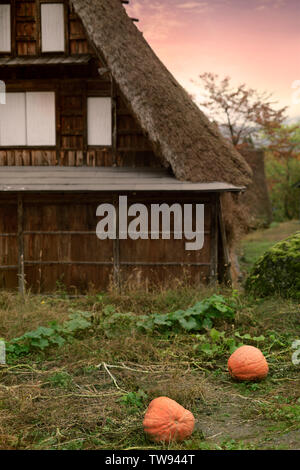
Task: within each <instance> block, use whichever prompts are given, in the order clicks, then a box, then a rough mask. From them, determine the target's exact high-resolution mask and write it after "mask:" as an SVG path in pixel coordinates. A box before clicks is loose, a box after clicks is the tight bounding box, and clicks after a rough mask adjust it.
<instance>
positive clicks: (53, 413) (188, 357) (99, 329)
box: [0, 287, 300, 450]
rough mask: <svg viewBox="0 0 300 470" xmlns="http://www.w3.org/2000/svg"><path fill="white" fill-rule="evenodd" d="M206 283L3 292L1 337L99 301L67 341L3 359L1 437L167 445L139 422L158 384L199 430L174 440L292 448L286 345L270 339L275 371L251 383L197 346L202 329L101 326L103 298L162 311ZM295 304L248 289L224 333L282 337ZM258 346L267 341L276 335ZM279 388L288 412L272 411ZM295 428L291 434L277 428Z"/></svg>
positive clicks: (289, 329)
mask: <svg viewBox="0 0 300 470" xmlns="http://www.w3.org/2000/svg"><path fill="white" fill-rule="evenodd" d="M211 292H212V291H211V289H208V290H205V289H203V290H202V291H197V290H196V289H195V290H194V289H189V288H188V287H182V288H181V289H179V290H177V291H166V292H159V293H157V294H155V293H153V292H152V293H151V292H148V293H145V292H144V293H143V292H142V291H140V292H135V293H133V292H125V293H123V294H120V293H116V292H112V293H110V294H107V295H102V294H101V295H99V294H95V293H94V294H92V293H91V294H89V295H87V296H85V297H80V298H77V299H69V298H67V297H66V296H65V295H64V294H63V293H61V294H60V295H59V296H57V297H42V296H33V295H27V296H26V298H25V302H23V301H22V300H21V299H20V298H18V296H17V295H14V294H12V293H7V292H1V294H0V335H1V336H2V337H5V338H12V337H15V336H18V335H20V334H22V333H24V332H25V331H28V330H32V329H34V328H35V327H37V326H39V325H47V324H48V322H49V321H50V320H54V319H55V320H58V321H60V322H62V321H63V320H65V319H66V318H67V316H68V314H69V310H70V309H72V310H89V311H91V312H93V321H94V323H93V328H92V329H91V330H90V331H89V332H87V334H85V335H83V336H81V337H80V338H79V339H77V340H75V341H73V342H72V343H70V344H66V345H65V346H63V347H62V348H59V349H55V348H53V349H50V350H47V351H45V352H43V353H39V354H38V353H37V354H33V355H31V356H28V357H24V358H22V359H20V360H18V361H15V362H12V363H10V364H9V365H8V366H6V367H5V366H3V367H2V368H1V369H0V448H1V449H55V450H56V449H129V448H130V449H132V448H138V449H149V448H150V449H151V448H152V449H154V448H155V449H160V448H163V446H160V445H157V444H152V443H151V442H150V441H148V439H147V438H146V436H145V435H144V433H143V429H142V419H143V414H144V412H145V409H146V407H147V405H148V403H149V402H150V400H151V399H153V398H155V397H156V396H159V395H167V396H169V397H170V398H173V399H175V400H176V401H178V402H180V403H181V404H182V405H183V406H185V407H187V408H188V409H190V410H191V411H192V412H193V414H194V416H195V418H196V423H197V424H196V429H195V432H194V433H193V435H192V438H191V439H189V440H188V441H186V442H184V443H183V444H171V445H170V446H169V447H170V448H180V449H202V448H203V449H206V448H209V449H210V448H212V449H215V448H222V449H227V448H238V449H239V448H253V447H254V448H270V447H272V446H275V447H276V448H278V447H280V446H285V447H286V448H294V449H295V448H297V443H295V442H297V440H296V441H295V439H296V438H297V433H299V432H300V425H299V426H298V424H299V423H298V421H297V419H298V418H297V416H296V414H295V418H293V417H292V418H288V417H287V415H288V413H287V412H286V414H285V410H288V409H287V408H286V407H287V406H289V405H288V404H290V405H291V406H293V407H297V406H298V405H297V403H298V400H299V398H300V392H299V390H300V387H299V385H300V379H299V370H298V369H297V368H296V367H295V366H293V365H292V364H291V357H290V356H291V351H290V350H289V348H286V347H278V348H275V349H274V350H273V349H272V350H271V351H270V352H269V354H268V361H269V364H270V376H269V377H268V378H267V380H265V381H264V382H262V383H261V384H254V385H251V384H248V385H247V384H239V383H234V382H233V381H232V380H231V379H230V377H229V375H228V373H227V370H226V362H227V357H224V356H217V357H216V358H214V357H213V358H209V357H207V356H205V355H203V354H200V353H199V352H198V351H197V349H195V348H196V347H197V345H198V339H197V336H196V335H193V334H167V335H162V334H157V333H153V334H151V335H145V334H141V333H139V332H137V331H136V330H135V328H134V326H131V328H128V327H127V326H126V325H125V324H124V325H122V324H120V325H119V327H118V328H117V329H112V330H105V329H103V326H102V325H103V323H102V317H103V310H104V309H105V308H111V306H113V307H114V309H115V311H117V312H129V311H130V312H132V313H133V314H145V313H155V312H161V313H163V312H168V311H173V310H176V309H178V308H179V307H180V308H186V307H188V306H189V305H191V304H193V303H194V302H195V301H196V300H199V299H201V298H203V297H206V296H208V295H210V294H211ZM108 306H110V307H108ZM299 315H300V310H299V305H297V304H295V303H293V302H288V301H283V300H280V299H269V300H266V301H263V302H256V301H253V300H250V299H247V298H244V297H243V296H241V297H240V310H239V312H238V314H237V317H236V320H235V323H234V326H233V325H231V324H226V323H220V324H219V325H218V328H219V329H222V330H224V331H226V334H227V335H229V336H230V335H232V334H233V332H234V331H239V332H240V333H246V332H249V333H250V334H251V335H252V336H254V335H261V334H265V335H266V336H267V334H268V331H269V330H270V329H272V330H275V331H276V332H277V333H276V334H278V335H281V336H279V337H280V338H281V339H282V340H283V341H287V337H290V338H295V335H296V333H295V332H296V331H297V328H298V330H299V324H300V323H299V321H300V319H299ZM289 335H290V336H289ZM288 341H289V340H288ZM263 346H264V348H266V350H267V349H268V347H269V343H267V344H264V345H263ZM278 397H281V398H282V399H283V400H286V402H284V401H283V402H282V403H280V407H281V408H282V409H283V417H279V418H276V419H277V421H276V420H275V418H274V416H275V415H274V413H275V410H276V409H277V408H278V406H279V404H278V403H279V402H278ZM295 410H296V411H297V408H295ZM296 411H295V413H296ZM268 416H269V417H268ZM274 423H275V424H274ZM272 426H273V427H274V426H275V428H276V429H275V430H272V429H271V427H272ZM276 426H277V427H276ZM289 428H291V429H290V431H287V433H288V435H289V436H290V437H289V438H286V436H285V437H281V436H284V435H285V434H286V433H285V431H286V430H287V429H289ZM284 433H285V434H284ZM298 442H299V440H298ZM298 447H299V446H298Z"/></svg>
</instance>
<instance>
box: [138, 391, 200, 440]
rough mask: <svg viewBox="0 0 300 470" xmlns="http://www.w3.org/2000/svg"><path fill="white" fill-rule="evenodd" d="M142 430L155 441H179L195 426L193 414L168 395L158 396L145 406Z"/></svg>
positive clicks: (187, 435)
mask: <svg viewBox="0 0 300 470" xmlns="http://www.w3.org/2000/svg"><path fill="white" fill-rule="evenodd" d="M143 426H144V431H145V432H146V433H147V434H148V436H149V437H150V438H151V439H152V440H154V441H155V442H170V441H176V442H181V441H183V440H184V439H186V438H187V437H189V436H190V435H191V434H192V432H193V430H194V426H195V418H194V416H193V414H192V413H191V412H190V411H188V410H186V409H185V408H183V406H181V405H179V403H177V402H176V401H174V400H171V398H168V397H158V398H155V399H154V400H152V401H151V403H150V405H149V406H148V408H147V411H146V414H145V417H144V421H143Z"/></svg>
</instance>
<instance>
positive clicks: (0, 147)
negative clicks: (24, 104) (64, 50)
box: [0, 88, 60, 152]
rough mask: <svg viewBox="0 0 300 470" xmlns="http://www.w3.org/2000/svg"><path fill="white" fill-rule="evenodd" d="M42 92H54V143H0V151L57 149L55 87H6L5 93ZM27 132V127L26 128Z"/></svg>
mask: <svg viewBox="0 0 300 470" xmlns="http://www.w3.org/2000/svg"><path fill="white" fill-rule="evenodd" d="M43 92H48V93H49V92H50V93H54V103H55V144H54V145H0V151H3V150H6V149H7V150H21V149H23V150H52V151H56V152H58V151H59V148H60V133H59V113H58V107H57V103H58V93H57V90H56V89H55V90H54V89H38V90H37V89H36V88H33V89H31V88H26V89H25V90H24V89H21V88H14V89H9V88H8V89H7V90H6V93H24V94H25V95H26V93H43ZM26 132H27V129H26Z"/></svg>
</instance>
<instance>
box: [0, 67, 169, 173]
mask: <svg viewBox="0 0 300 470" xmlns="http://www.w3.org/2000/svg"><path fill="white" fill-rule="evenodd" d="M44 73H45V70H44ZM57 73H58V74H59V72H57ZM52 74H54V72H53V70H52ZM50 77H51V75H50ZM6 85H7V91H8V92H10V91H11V92H13V91H25V90H26V91H53V90H54V91H55V93H56V146H55V147H48V148H47V147H36V148H34V147H32V148H24V147H23V148H17V147H15V148H4V147H0V166H1V165H2V166H3V165H9V166H13V165H20V166H28V165H53V166H55V165H63V166H83V165H87V166H132V167H136V166H152V167H160V166H161V163H160V161H159V160H158V159H157V158H156V157H155V155H154V153H153V152H152V150H151V147H150V145H149V143H148V141H147V139H146V137H145V136H144V135H143V133H142V130H141V128H140V126H139V124H138V123H137V121H136V120H135V119H134V117H133V116H132V115H131V113H130V111H129V109H128V107H127V106H126V104H125V101H124V100H123V99H122V96H121V94H120V93H118V92H116V94H115V97H114V103H115V109H116V113H115V117H113V119H115V122H114V126H113V128H114V130H115V135H116V138H115V140H114V142H113V145H112V146H109V147H101V146H99V147H89V146H88V145H87V97H88V96H103V97H105V96H106V97H107V96H111V95H112V84H111V82H110V81H108V80H107V79H106V80H105V79H102V80H101V79H99V78H90V79H85V80H84V81H83V80H82V79H76V78H74V79H68V78H59V79H55V78H48V79H47V80H46V79H36V80H32V79H27V78H24V79H22V80H19V79H16V80H12V79H6ZM113 115H114V112H113Z"/></svg>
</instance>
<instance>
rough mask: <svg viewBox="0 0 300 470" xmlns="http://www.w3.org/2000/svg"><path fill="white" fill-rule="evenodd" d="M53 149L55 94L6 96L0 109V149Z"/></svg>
mask: <svg viewBox="0 0 300 470" xmlns="http://www.w3.org/2000/svg"><path fill="white" fill-rule="evenodd" d="M54 145H56V125H55V93H54V92H48V91H47V92H25V93H6V104H2V105H0V147H26V146H54Z"/></svg>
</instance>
